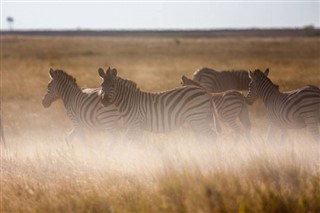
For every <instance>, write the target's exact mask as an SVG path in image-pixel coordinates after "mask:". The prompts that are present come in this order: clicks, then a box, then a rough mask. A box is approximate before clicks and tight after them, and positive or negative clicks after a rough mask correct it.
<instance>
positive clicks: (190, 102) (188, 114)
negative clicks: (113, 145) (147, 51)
mask: <svg viewBox="0 0 320 213" xmlns="http://www.w3.org/2000/svg"><path fill="white" fill-rule="evenodd" d="M98 72H99V75H100V77H101V78H102V79H103V83H102V84H101V87H102V93H103V96H104V98H103V99H102V104H103V105H104V106H109V105H110V104H114V105H115V106H116V107H117V108H118V111H119V113H120V114H121V115H122V117H123V119H124V122H125V123H126V125H127V128H128V132H127V138H129V140H141V139H142V138H141V137H142V135H143V131H144V130H146V131H150V132H155V133H164V132H168V131H171V130H174V129H176V128H178V127H179V126H181V125H182V124H183V123H185V122H186V123H188V124H189V125H190V127H191V128H192V129H193V131H194V132H195V135H196V137H197V139H198V140H200V141H203V140H205V141H212V140H215V139H216V136H217V134H216V132H215V126H216V125H217V124H216V119H215V105H214V102H213V101H212V98H211V95H210V94H209V93H208V92H207V91H205V90H203V89H200V88H198V87H181V88H175V89H172V90H168V91H164V92H159V93H151V92H144V91H141V90H140V88H139V87H138V86H137V84H136V83H134V82H133V81H130V80H127V79H123V78H121V77H119V76H117V70H116V69H114V68H113V69H110V67H109V68H108V70H107V71H106V72H105V71H104V69H102V68H99V70H98ZM212 125H213V127H212Z"/></svg>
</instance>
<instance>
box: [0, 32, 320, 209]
mask: <svg viewBox="0 0 320 213" xmlns="http://www.w3.org/2000/svg"><path fill="white" fill-rule="evenodd" d="M0 39H1V66H0V69H1V115H2V116H1V117H2V119H3V120H2V122H3V124H4V131H5V136H6V139H7V149H4V148H3V146H0V147H1V159H0V160H1V161H0V162H1V164H0V166H1V167H0V211H1V212H319V211H320V202H319V200H320V163H319V162H320V147H319V144H313V143H311V142H309V141H308V137H309V135H308V133H307V132H306V131H305V130H297V131H289V140H288V141H279V140H278V141H269V142H267V141H265V140H264V138H265V132H266V128H267V127H266V119H265V114H264V107H263V105H262V104H261V103H260V102H258V103H256V104H255V105H254V106H253V107H250V116H251V120H252V123H253V131H252V137H253V140H252V141H251V142H247V141H246V140H244V139H242V138H240V139H239V140H238V141H237V142H235V141H233V137H232V136H231V135H229V133H230V132H229V131H228V129H227V128H226V127H225V126H223V127H224V131H223V135H222V136H221V137H220V139H219V140H218V141H216V142H213V143H212V144H201V143H199V142H197V141H196V140H195V139H194V138H193V135H192V133H190V131H189V128H188V127H181V129H179V130H177V131H174V132H171V133H168V134H157V135H155V134H152V133H146V134H145V135H144V141H143V142H141V143H139V144H133V143H128V142H126V141H125V140H124V141H122V142H121V143H118V144H112V143H111V141H110V140H109V138H110V134H111V133H106V134H104V133H103V132H97V131H91V130H90V131H88V132H87V140H86V141H85V143H80V142H75V143H74V144H73V147H71V146H68V145H67V144H66V143H65V140H64V138H65V135H66V132H67V131H68V130H71V128H72V125H71V122H70V121H69V120H68V118H67V117H66V114H65V110H64V108H63V104H62V103H61V101H58V102H57V103H54V104H53V105H52V106H51V107H50V108H49V109H44V108H43V107H42V105H41V99H42V97H43V96H44V94H45V93H46V90H47V88H46V86H47V83H48V81H49V76H48V70H49V68H50V67H53V68H55V69H63V70H65V71H67V72H68V73H70V74H71V75H73V76H74V77H75V78H76V79H77V82H78V84H79V85H80V86H81V87H99V85H100V83H101V79H100V78H99V76H98V74H97V70H98V68H99V67H104V68H106V67H108V66H111V67H115V68H117V69H118V73H119V75H120V76H122V77H124V78H128V79H131V80H134V81H135V82H137V83H138V85H139V86H140V87H141V88H142V89H143V90H147V91H162V90H166V89H169V88H173V87H178V86H180V78H181V76H182V75H187V76H189V77H191V76H192V73H193V72H194V71H195V70H196V69H198V68H201V67H204V66H206V67H211V68H215V69H218V70H225V69H255V68H261V69H264V68H266V67H269V68H270V77H271V79H272V80H273V81H274V82H275V83H276V84H279V85H280V89H281V90H282V91H284V90H291V89H295V88H299V87H301V86H304V85H308V84H313V85H316V86H320V75H319V67H320V51H319V46H320V39H319V38H244V37H238V38H169V37H167V38H166V37H161V38H155V37H152V38H150V37H140V38H137V37H136V38H130V37H122V38H116V37H63V36H61V37H58V36H56V37H45V36H43V37H36V36H30V37H28V36H25V37H24V36H1V38H0ZM274 134H277V133H274Z"/></svg>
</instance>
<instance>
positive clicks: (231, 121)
mask: <svg viewBox="0 0 320 213" xmlns="http://www.w3.org/2000/svg"><path fill="white" fill-rule="evenodd" d="M227 123H228V125H229V127H230V128H231V129H232V130H233V138H234V141H235V142H237V141H238V139H239V135H241V128H240V126H239V125H238V124H237V120H236V119H235V118H232V119H230V118H229V120H228V121H227Z"/></svg>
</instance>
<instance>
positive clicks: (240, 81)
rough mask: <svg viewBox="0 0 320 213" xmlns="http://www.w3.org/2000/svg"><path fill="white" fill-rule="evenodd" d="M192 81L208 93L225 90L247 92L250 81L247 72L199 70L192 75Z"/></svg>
mask: <svg viewBox="0 0 320 213" xmlns="http://www.w3.org/2000/svg"><path fill="white" fill-rule="evenodd" d="M193 80H195V81H199V82H201V83H202V84H203V86H204V87H205V88H206V89H207V90H208V91H210V92H215V93H216V92H224V91H227V90H233V89H234V90H248V88H249V83H250V79H249V76H248V71H244V70H232V71H221V72H219V71H216V70H213V69H210V68H206V67H205V68H201V69H199V70H197V71H196V72H195V73H194V74H193Z"/></svg>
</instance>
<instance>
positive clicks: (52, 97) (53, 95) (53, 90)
mask: <svg viewBox="0 0 320 213" xmlns="http://www.w3.org/2000/svg"><path fill="white" fill-rule="evenodd" d="M55 73H56V72H55V71H54V70H53V69H52V68H50V70H49V76H50V78H51V80H50V82H49V84H48V92H47V94H46V95H45V96H44V98H43V100H42V105H43V106H44V107H45V108H48V107H50V105H51V103H52V102H54V101H56V100H57V99H59V94H58V91H57V87H56V81H55V80H54V75H55Z"/></svg>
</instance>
